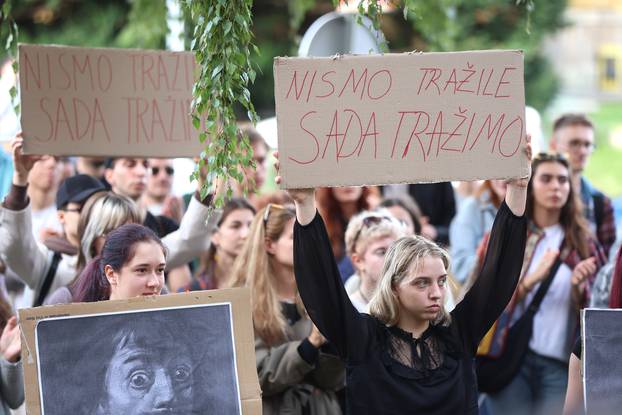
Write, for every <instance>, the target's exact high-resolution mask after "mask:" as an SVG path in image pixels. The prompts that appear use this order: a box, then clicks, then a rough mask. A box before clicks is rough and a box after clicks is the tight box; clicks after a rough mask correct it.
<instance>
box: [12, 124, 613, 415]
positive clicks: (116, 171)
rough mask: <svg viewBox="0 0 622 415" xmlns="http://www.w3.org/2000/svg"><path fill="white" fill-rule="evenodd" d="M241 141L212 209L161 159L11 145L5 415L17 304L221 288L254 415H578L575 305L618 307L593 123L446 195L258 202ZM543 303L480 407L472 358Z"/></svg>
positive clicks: (17, 379)
mask: <svg viewBox="0 0 622 415" xmlns="http://www.w3.org/2000/svg"><path fill="white" fill-rule="evenodd" d="M241 127H242V130H243V131H244V133H245V134H247V135H248V136H249V138H250V141H251V146H252V149H253V152H254V153H253V158H254V161H255V163H256V169H255V170H252V171H251V170H249V171H245V172H244V173H245V176H246V177H247V180H246V181H245V183H242V184H241V185H235V191H234V197H233V198H230V199H229V200H227V201H226V203H225V205H224V207H223V208H222V209H218V210H216V211H215V212H214V213H213V214H211V215H210V214H209V212H210V209H209V208H208V205H209V204H210V202H211V201H212V199H213V198H214V197H215V194H214V192H220V191H222V190H223V188H224V186H223V183H218V184H216V185H214V186H212V192H211V193H210V194H209V195H208V196H207V197H206V198H205V199H201V197H200V192H199V191H196V192H195V193H193V194H190V195H185V196H183V197H182V196H180V195H175V194H174V193H173V188H172V184H173V177H174V174H175V168H174V163H173V161H172V160H165V159H147V158H133V157H119V158H105V159H104V158H92V157H77V158H59V157H53V156H27V155H24V154H23V152H22V146H23V139H22V137H21V136H19V135H18V136H17V137H16V138H15V139H14V140H13V141H12V142H11V144H10V148H9V151H10V154H9V157H11V158H12V161H13V163H12V173H8V171H2V172H0V173H1V174H3V175H4V174H12V182H11V187H10V189H9V190H8V192H7V194H6V195H2V196H3V201H2V205H1V207H0V274H1V275H2V278H1V280H0V283H1V284H0V285H1V286H0V331H1V332H2V336H1V338H0V414H5V413H6V414H9V413H10V411H9V408H12V409H15V408H17V407H19V406H20V405H22V403H23V401H24V388H23V379H22V376H23V375H22V367H21V360H20V350H21V348H20V335H19V325H18V322H17V319H16V316H15V315H16V310H17V309H19V308H27V307H33V306H40V305H45V304H60V303H72V302H93V301H105V300H120V299H130V298H132V297H136V296H142V295H148V296H149V295H161V294H169V293H178V292H187V291H195V290H211V289H220V288H231V287H248V288H250V291H251V310H252V317H253V324H254V330H255V351H256V363H257V373H258V377H259V382H260V386H261V390H262V401H263V411H264V413H265V414H285V413H287V414H292V415H297V414H300V415H302V414H312V415H315V414H329V415H330V414H343V413H348V414H356V415H359V414H368V413H369V414H411V413H429V414H432V413H436V414H445V413H446V414H458V413H469V414H471V413H478V410H479V412H480V413H484V414H489V415H506V414H556V413H562V411H563V410H564V401H565V402H566V408H565V411H566V413H568V414H575V413H581V410H582V403H581V402H582V392H581V376H580V373H578V368H579V363H577V362H578V361H579V360H580V358H581V354H580V351H579V352H577V350H576V349H577V348H576V347H575V344H577V340H578V336H579V329H578V328H579V310H580V309H582V308H584V307H586V306H588V305H590V304H591V305H592V306H597V307H616V308H617V307H622V288H621V287H622V260H621V257H622V250H621V249H620V238H622V232H619V229H620V228H618V235H617V236H618V239H616V223H615V218H614V212H613V207H612V202H611V200H610V199H609V198H608V197H607V196H606V195H604V194H603V193H602V192H600V191H599V190H598V189H596V188H595V187H594V186H593V185H592V184H591V183H590V182H589V181H588V179H587V178H586V177H585V176H584V175H583V172H584V169H585V166H586V164H587V162H588V160H589V157H590V155H591V153H592V151H593V150H594V146H595V143H594V139H595V137H594V130H595V127H594V126H593V125H592V123H591V122H590V120H589V119H588V118H587V117H585V116H584V115H580V114H567V115H564V116H562V117H560V118H559V119H558V120H557V121H556V122H555V124H554V128H553V131H552V132H551V139H550V151H549V152H547V153H541V154H538V155H534V156H533V157H532V156H531V154H530V153H531V150H530V147H529V145H526V147H525V153H526V157H528V158H530V159H531V160H532V162H531V163H532V172H531V176H530V178H526V179H522V180H514V181H510V182H505V181H501V180H486V181H483V182H481V183H475V184H473V185H469V186H461V187H460V188H461V189H462V190H461V191H460V192H459V193H458V192H456V191H455V190H454V189H456V188H457V186H456V185H457V184H456V183H454V184H453V185H452V183H438V184H416V185H407V186H404V185H398V186H385V187H341V188H319V189H316V190H314V189H308V190H304V191H290V192H277V193H269V192H267V191H263V190H262V189H265V188H266V187H268V188H269V187H270V186H264V184H265V182H266V177H267V172H268V169H269V168H271V166H268V165H267V162H266V159H267V155H268V153H269V151H270V149H269V148H268V146H267V144H266V143H265V141H264V140H263V138H262V137H261V135H259V133H258V132H257V131H256V130H254V129H253V128H252V127H251V126H248V125H242V126H241ZM526 141H528V140H526ZM277 157H278V155H277ZM277 167H278V162H277ZM278 179H279V178H278V177H277V181H278ZM202 184H203V182H202V181H200V182H199V183H198V185H199V186H201V185H202ZM464 189H468V191H465V190H464ZM245 190H246V191H247V193H246V196H245V192H244V191H245ZM465 192H466V193H467V194H465ZM458 195H459V196H458ZM316 212H317V213H316ZM542 286H545V288H544V289H541V288H542ZM540 293H542V294H540ZM542 295H543V297H542V298H540V299H539V300H538V305H539V306H538V307H537V311H536V312H535V315H534V317H533V330H532V332H531V334H530V337H529V338H526V339H523V340H524V341H525V342H526V343H528V347H527V348H526V350H525V353H524V356H521V358H520V365H518V369H517V370H516V371H515V372H514V373H512V374H511V376H509V377H507V378H506V379H504V380H503V382H501V381H499V385H498V387H497V388H496V389H495V390H494V391H486V392H488V393H486V394H483V393H481V392H482V391H480V393H478V388H477V386H478V383H479V384H481V382H480V381H481V379H478V378H477V376H478V375H479V373H476V371H475V369H474V368H475V366H474V361H475V359H476V356H477V358H483V357H489V358H493V357H494V356H498V355H499V354H500V353H502V351H503V350H504V349H505V348H506V346H507V345H506V344H505V342H506V340H507V336H506V333H507V332H508V330H510V328H511V327H512V326H513V325H514V324H515V323H517V322H518V321H520V320H521V316H523V315H524V314H525V313H526V311H527V310H528V309H529V308H530V305H532V304H533V302H534V298H537V297H538V296H542ZM573 350H574V352H573ZM573 353H574V354H573ZM493 381H494V379H493ZM579 395H580V396H579ZM579 398H581V399H579ZM154 410H155V409H154Z"/></svg>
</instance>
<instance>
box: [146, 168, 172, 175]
mask: <svg viewBox="0 0 622 415" xmlns="http://www.w3.org/2000/svg"><path fill="white" fill-rule="evenodd" d="M161 169H163V170H164V171H165V172H166V175H167V176H172V175H173V174H175V169H174V168H172V167H171V166H166V167H164V168H162V167H152V168H151V174H153V175H154V176H157V175H158V174H160V170H161Z"/></svg>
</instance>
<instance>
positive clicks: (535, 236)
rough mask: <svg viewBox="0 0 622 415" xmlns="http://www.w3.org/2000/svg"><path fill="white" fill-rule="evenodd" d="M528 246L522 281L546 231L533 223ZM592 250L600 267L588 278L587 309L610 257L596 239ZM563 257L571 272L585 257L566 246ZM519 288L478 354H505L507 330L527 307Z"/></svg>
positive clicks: (584, 302) (585, 299)
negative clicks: (517, 313) (600, 271)
mask: <svg viewBox="0 0 622 415" xmlns="http://www.w3.org/2000/svg"><path fill="white" fill-rule="evenodd" d="M527 232H528V234H527V243H526V246H525V256H524V259H523V268H522V270H521V279H522V278H524V277H525V275H526V274H527V271H528V270H529V266H530V264H531V261H532V259H533V255H534V254H535V251H536V247H537V245H538V244H539V243H540V241H541V240H542V238H543V237H544V231H543V230H542V229H541V228H538V227H537V226H536V225H535V224H534V223H533V222H530V223H529V226H528V228H527ZM588 248H589V252H590V254H589V256H588V258H589V257H594V258H596V266H597V270H596V272H595V273H594V274H593V275H590V276H589V277H588V284H587V285H586V289H585V290H584V292H583V304H581V308H583V307H585V306H586V305H587V304H588V303H589V298H590V292H591V287H592V284H593V283H594V280H595V278H596V273H597V272H598V269H600V267H602V266H603V265H604V264H605V263H606V262H607V257H606V256H605V254H604V252H603V250H602V248H601V246H600V244H599V243H598V242H597V241H596V240H594V239H593V238H588ZM560 258H561V260H562V263H563V264H566V265H567V266H568V267H569V268H570V269H571V270H573V269H574V268H575V267H576V266H577V264H578V263H579V262H581V261H582V260H583V259H585V258H581V255H580V254H579V252H578V251H577V250H576V249H570V248H569V247H566V246H564V248H563V249H562V251H561V253H560ZM517 294H518V287H517V288H516V290H515V291H514V296H513V297H512V299H511V300H510V302H509V304H508V306H507V307H506V308H505V310H504V311H503V313H502V314H501V316H499V318H498V319H497V321H496V322H495V324H494V325H493V326H492V328H491V329H490V330H489V331H488V333H486V336H485V337H484V339H483V340H482V342H481V343H480V346H479V348H478V350H477V354H478V355H480V356H481V355H485V356H490V357H498V356H499V355H501V353H502V352H503V350H504V349H505V338H506V335H507V331H508V330H509V328H510V326H511V324H512V323H513V322H515V321H516V320H517V318H516V317H517V316H515V315H514V314H515V312H518V311H520V309H524V308H526V307H519V305H523V303H524V300H525V298H523V299H522V300H521V301H518V298H517Z"/></svg>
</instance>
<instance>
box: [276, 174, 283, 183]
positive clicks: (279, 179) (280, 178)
mask: <svg viewBox="0 0 622 415" xmlns="http://www.w3.org/2000/svg"><path fill="white" fill-rule="evenodd" d="M274 181H275V183H276V184H281V182H282V181H283V178H282V177H281V176H276V177H275V178H274Z"/></svg>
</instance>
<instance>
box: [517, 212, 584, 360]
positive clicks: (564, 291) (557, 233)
mask: <svg viewBox="0 0 622 415" xmlns="http://www.w3.org/2000/svg"><path fill="white" fill-rule="evenodd" d="M543 230H544V237H543V239H542V240H541V241H540V242H539V243H538V245H537V246H536V249H535V252H534V255H533V258H532V259H531V263H530V264H529V269H528V271H527V275H529V274H531V273H532V272H533V271H534V270H535V269H536V267H537V266H538V262H539V261H540V258H541V257H542V255H544V253H545V252H546V250H547V249H554V250H558V249H559V246H560V244H561V242H562V239H563V238H564V230H563V229H562V227H561V225H559V224H557V225H553V226H549V227H547V228H544V229H543ZM571 276H572V269H570V267H568V265H566V264H564V263H563V262H562V264H561V265H560V267H559V269H558V270H557V273H556V274H555V277H554V278H553V282H552V283H551V285H550V287H549V289H548V291H547V292H546V295H545V296H544V299H543V300H542V303H541V304H540V308H539V309H538V312H537V313H536V315H535V316H534V320H533V334H532V336H531V341H530V342H529V348H530V349H531V350H533V351H534V352H535V353H537V354H539V355H542V356H546V357H550V358H553V359H558V360H561V361H564V362H567V361H568V357H569V356H570V352H571V350H572V345H573V336H572V335H573V329H574V327H575V324H576V316H575V312H574V306H573V304H572V297H571V290H572V285H571V282H570V280H571ZM539 287H540V284H537V285H536V286H535V287H533V289H532V290H531V292H530V293H529V294H528V295H527V298H526V299H525V300H524V301H523V305H524V307H526V306H528V305H529V304H530V303H531V301H532V300H533V297H534V296H535V295H536V292H537V291H538V288H539ZM521 311H523V310H521ZM519 315H520V314H519Z"/></svg>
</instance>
